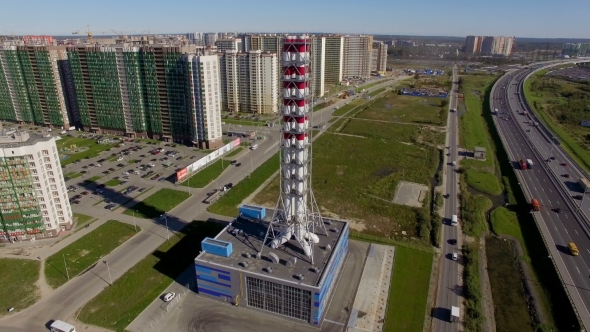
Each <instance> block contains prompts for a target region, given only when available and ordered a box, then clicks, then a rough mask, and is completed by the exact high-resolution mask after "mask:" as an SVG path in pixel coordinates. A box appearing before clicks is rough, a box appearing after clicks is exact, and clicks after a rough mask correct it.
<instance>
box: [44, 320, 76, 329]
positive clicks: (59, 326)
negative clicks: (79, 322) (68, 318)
mask: <svg viewBox="0 0 590 332" xmlns="http://www.w3.org/2000/svg"><path fill="white" fill-rule="evenodd" d="M49 329H50V330H51V332H76V328H75V327H74V325H71V324H68V323H66V322H64V321H61V320H56V321H54V322H53V323H51V325H50V326H49Z"/></svg>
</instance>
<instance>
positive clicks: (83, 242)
mask: <svg viewBox="0 0 590 332" xmlns="http://www.w3.org/2000/svg"><path fill="white" fill-rule="evenodd" d="M133 235H135V230H134V228H133V226H129V225H127V224H123V223H120V222H118V221H115V220H109V221H107V222H106V223H104V224H103V225H101V226H100V227H98V228H97V229H95V230H93V231H92V232H90V233H88V234H86V235H84V236H83V237H81V238H80V239H79V240H77V241H75V242H73V243H72V244H70V245H69V246H67V247H65V248H63V249H62V250H60V251H58V252H56V253H55V254H53V255H52V256H51V257H49V258H48V259H47V260H46V261H45V278H46V279H47V283H48V284H49V286H51V287H53V288H54V289H55V288H57V287H59V286H61V285H63V284H65V283H66V282H67V281H68V278H67V276H68V274H69V276H70V278H73V277H75V276H76V275H78V274H79V273H80V272H82V271H84V270H86V269H87V268H88V267H90V266H91V265H92V264H94V263H96V261H98V260H99V259H100V258H101V257H103V256H104V255H106V254H108V253H110V252H111V251H113V249H115V248H117V247H118V246H120V245H121V244H122V243H123V242H125V241H127V240H128V239H129V238H131V237H132V236H133ZM64 260H65V262H66V264H65V265H67V269H68V273H66V270H65V266H64Z"/></svg>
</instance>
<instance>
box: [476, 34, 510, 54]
mask: <svg viewBox="0 0 590 332" xmlns="http://www.w3.org/2000/svg"><path fill="white" fill-rule="evenodd" d="M513 48H514V37H501V36H500V37H494V36H467V38H466V39H465V53H467V54H469V55H478V54H481V55H504V56H510V55H511V54H512V49H513Z"/></svg>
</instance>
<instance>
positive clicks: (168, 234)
mask: <svg viewBox="0 0 590 332" xmlns="http://www.w3.org/2000/svg"><path fill="white" fill-rule="evenodd" d="M160 217H162V218H164V220H166V237H167V238H168V241H170V231H169V230H168V216H166V214H163V215H161V216H160Z"/></svg>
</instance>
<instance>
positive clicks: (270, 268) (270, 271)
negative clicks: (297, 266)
mask: <svg viewBox="0 0 590 332" xmlns="http://www.w3.org/2000/svg"><path fill="white" fill-rule="evenodd" d="M263 271H265V272H268V273H272V267H270V266H269V267H265V268H264V269H263Z"/></svg>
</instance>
